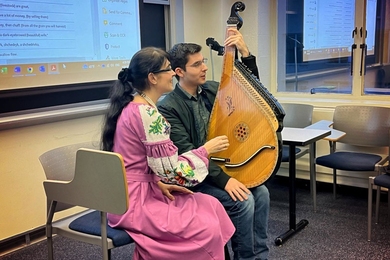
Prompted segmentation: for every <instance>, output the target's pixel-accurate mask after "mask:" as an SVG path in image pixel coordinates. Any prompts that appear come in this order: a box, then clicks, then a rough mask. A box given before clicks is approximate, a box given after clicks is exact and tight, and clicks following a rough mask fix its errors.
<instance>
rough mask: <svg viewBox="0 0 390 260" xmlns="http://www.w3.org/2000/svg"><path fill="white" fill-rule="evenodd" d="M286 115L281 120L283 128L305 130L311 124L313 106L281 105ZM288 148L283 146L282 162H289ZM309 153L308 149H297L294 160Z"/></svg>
mask: <svg viewBox="0 0 390 260" xmlns="http://www.w3.org/2000/svg"><path fill="white" fill-rule="evenodd" d="M281 105H282V107H283V109H284V111H285V112H286V115H285V117H284V119H283V126H285V127H295V128H305V127H307V126H309V125H311V124H312V117H313V106H312V105H306V104H293V103H281ZM288 153H289V148H288V146H287V145H284V146H283V153H282V162H288V161H289V154H288ZM307 153H309V147H297V148H296V150H295V158H297V159H298V158H300V157H302V156H304V155H305V154H307Z"/></svg>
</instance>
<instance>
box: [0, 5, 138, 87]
mask: <svg viewBox="0 0 390 260" xmlns="http://www.w3.org/2000/svg"><path fill="white" fill-rule="evenodd" d="M139 49H140V29H139V13H138V1H137V0H99V1H94V0H67V1H57V0H56V1H49V0H39V1H35V0H30V1H26V0H24V1H15V0H5V1H4V0H3V1H1V3H0V91H1V90H4V89H13V88H24V87H36V86H47V85H61V84H70V83H80V82H91V81H92V82H93V81H103V80H112V79H115V78H116V76H117V73H118V71H119V70H120V68H122V67H124V66H127V65H128V63H129V60H130V58H131V57H132V55H133V54H134V53H135V52H136V51H137V50H139Z"/></svg>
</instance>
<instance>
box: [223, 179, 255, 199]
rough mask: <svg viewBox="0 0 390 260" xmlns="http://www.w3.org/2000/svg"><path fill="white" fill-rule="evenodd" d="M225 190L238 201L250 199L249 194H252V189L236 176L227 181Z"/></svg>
mask: <svg viewBox="0 0 390 260" xmlns="http://www.w3.org/2000/svg"><path fill="white" fill-rule="evenodd" d="M225 190H226V191H227V193H229V195H230V197H231V198H232V199H233V200H234V201H237V199H238V200H239V201H244V200H247V199H248V194H251V192H250V190H248V188H247V187H245V185H244V184H242V183H241V182H239V181H238V180H236V179H234V178H230V179H229V180H228V182H227V183H226V186H225Z"/></svg>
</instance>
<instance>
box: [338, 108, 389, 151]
mask: <svg viewBox="0 0 390 260" xmlns="http://www.w3.org/2000/svg"><path fill="white" fill-rule="evenodd" d="M333 128H334V129H337V130H340V131H343V132H345V133H346V135H345V136H344V137H343V138H341V139H340V140H339V141H338V142H341V143H345V144H349V145H355V146H366V147H389V143H390V141H389V139H390V136H389V133H390V132H389V131H390V108H386V107H375V106H337V107H336V108H335V111H334V114H333Z"/></svg>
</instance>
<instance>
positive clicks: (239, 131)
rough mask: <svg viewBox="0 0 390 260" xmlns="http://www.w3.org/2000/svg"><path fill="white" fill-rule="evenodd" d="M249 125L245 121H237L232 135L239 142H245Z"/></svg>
mask: <svg viewBox="0 0 390 260" xmlns="http://www.w3.org/2000/svg"><path fill="white" fill-rule="evenodd" d="M249 132H250V131H249V126H248V125H247V124H245V123H239V124H238V125H236V127H235V128H234V136H235V137H236V139H237V140H238V141H239V142H245V141H246V139H248V136H249Z"/></svg>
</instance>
